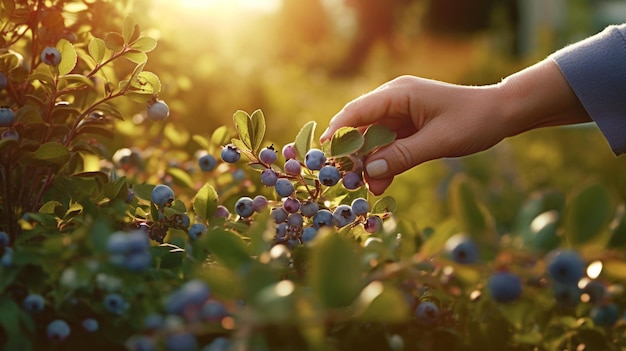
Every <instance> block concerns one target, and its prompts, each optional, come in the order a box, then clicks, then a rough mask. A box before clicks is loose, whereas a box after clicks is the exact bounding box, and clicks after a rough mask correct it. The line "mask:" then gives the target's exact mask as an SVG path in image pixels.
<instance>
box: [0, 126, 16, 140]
mask: <svg viewBox="0 0 626 351" xmlns="http://www.w3.org/2000/svg"><path fill="white" fill-rule="evenodd" d="M0 139H4V140H13V141H18V140H20V135H19V134H18V133H17V132H16V131H15V130H13V129H5V130H4V131H2V134H0Z"/></svg>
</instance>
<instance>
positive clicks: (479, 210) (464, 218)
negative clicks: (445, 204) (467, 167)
mask: <svg viewBox="0 0 626 351" xmlns="http://www.w3.org/2000/svg"><path fill="white" fill-rule="evenodd" d="M449 192H450V206H451V207H452V212H453V213H454V215H455V217H456V218H457V219H458V220H459V222H460V223H461V226H462V227H463V229H464V230H465V231H466V232H467V233H468V234H469V235H470V236H472V237H473V238H475V239H477V240H479V241H481V242H485V241H487V242H495V240H496V233H495V225H494V223H493V219H492V218H491V215H490V214H489V213H488V212H487V209H486V208H485V206H484V205H483V204H482V203H481V202H480V201H479V200H478V198H477V197H476V194H475V193H474V189H473V188H472V184H471V183H470V181H469V179H467V177H466V176H465V175H462V174H459V175H457V176H455V177H454V178H453V179H452V181H451V182H450V189H449Z"/></svg>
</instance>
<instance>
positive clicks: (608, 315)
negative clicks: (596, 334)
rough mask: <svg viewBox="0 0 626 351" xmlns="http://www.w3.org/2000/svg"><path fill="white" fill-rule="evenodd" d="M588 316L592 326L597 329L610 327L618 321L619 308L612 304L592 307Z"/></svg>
mask: <svg viewBox="0 0 626 351" xmlns="http://www.w3.org/2000/svg"><path fill="white" fill-rule="evenodd" d="M589 316H590V317H591V320H593V324H595V325H597V326H599V327H610V326H612V325H613V324H615V323H617V321H618V320H619V307H617V305H616V304H614V303H610V304H607V305H599V306H594V307H593V308H592V309H591V312H590V313H589Z"/></svg>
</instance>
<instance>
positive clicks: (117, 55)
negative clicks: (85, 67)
mask: <svg viewBox="0 0 626 351" xmlns="http://www.w3.org/2000/svg"><path fill="white" fill-rule="evenodd" d="M127 52H128V47H127V46H124V47H123V48H122V50H120V51H119V52H118V53H116V54H113V55H111V57H109V58H108V59H106V60H105V61H104V62H102V63H97V64H96V67H94V69H93V70H92V71H91V72H89V74H87V78H91V77H93V76H94V75H95V74H96V73H98V71H100V69H101V68H102V67H104V66H106V65H108V64H109V63H111V62H112V61H113V60H116V59H118V58H119V57H121V56H122V55H124V54H125V53H127Z"/></svg>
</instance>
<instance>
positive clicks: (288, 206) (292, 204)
mask: <svg viewBox="0 0 626 351" xmlns="http://www.w3.org/2000/svg"><path fill="white" fill-rule="evenodd" d="M283 208H284V209H285V211H287V213H296V212H298V210H299V209H300V201H298V200H297V199H294V198H291V197H288V198H286V199H285V201H283Z"/></svg>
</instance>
